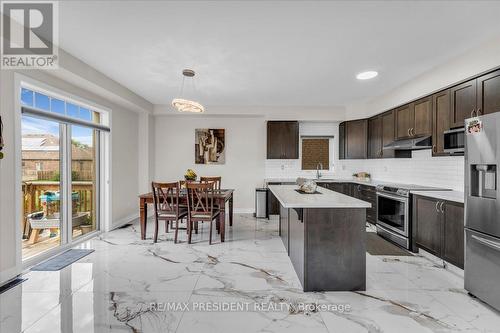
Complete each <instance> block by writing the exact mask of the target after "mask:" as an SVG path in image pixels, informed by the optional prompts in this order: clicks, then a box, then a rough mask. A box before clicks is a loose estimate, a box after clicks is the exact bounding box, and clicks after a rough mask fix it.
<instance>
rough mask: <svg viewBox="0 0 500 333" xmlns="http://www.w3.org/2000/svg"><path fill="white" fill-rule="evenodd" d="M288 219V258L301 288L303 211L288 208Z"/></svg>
mask: <svg viewBox="0 0 500 333" xmlns="http://www.w3.org/2000/svg"><path fill="white" fill-rule="evenodd" d="M288 217H289V226H290V234H289V237H290V239H289V246H290V247H289V252H288V253H289V256H290V261H291V262H292V264H293V267H294V268H295V272H296V273H297V277H298V278H299V280H300V283H301V284H302V286H304V285H305V283H304V282H305V280H304V253H305V252H304V251H305V246H304V240H305V238H304V236H305V235H304V233H305V229H304V224H305V223H304V209H302V208H289V209H288Z"/></svg>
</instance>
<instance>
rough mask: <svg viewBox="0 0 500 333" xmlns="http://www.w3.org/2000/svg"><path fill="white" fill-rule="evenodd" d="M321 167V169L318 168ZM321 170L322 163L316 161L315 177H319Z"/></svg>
mask: <svg viewBox="0 0 500 333" xmlns="http://www.w3.org/2000/svg"><path fill="white" fill-rule="evenodd" d="M320 167H321V169H320ZM320 170H321V171H323V164H321V163H318V164H316V179H320V178H321V171H320Z"/></svg>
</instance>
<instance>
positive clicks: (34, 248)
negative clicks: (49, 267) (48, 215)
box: [22, 228, 82, 260]
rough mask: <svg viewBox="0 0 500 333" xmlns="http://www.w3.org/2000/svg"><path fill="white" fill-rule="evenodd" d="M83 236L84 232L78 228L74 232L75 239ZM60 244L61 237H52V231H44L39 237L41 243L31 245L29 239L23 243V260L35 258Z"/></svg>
mask: <svg viewBox="0 0 500 333" xmlns="http://www.w3.org/2000/svg"><path fill="white" fill-rule="evenodd" d="M81 235H82V231H81V230H80V229H78V228H76V229H74V230H73V238H76V237H79V236H81ZM59 244H60V237H59V235H57V236H55V237H50V231H49V230H44V232H43V233H41V235H40V237H39V241H38V242H36V243H35V244H29V241H28V240H27V239H23V241H22V258H23V260H25V259H28V258H31V257H34V256H36V255H38V254H40V253H42V252H45V251H47V250H50V249H53V248H56V247H58V246H59Z"/></svg>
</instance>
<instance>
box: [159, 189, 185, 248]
mask: <svg viewBox="0 0 500 333" xmlns="http://www.w3.org/2000/svg"><path fill="white" fill-rule="evenodd" d="M152 188H153V200H154V209H155V234H154V242H155V243H156V242H157V241H158V221H159V220H163V221H165V232H168V225H169V223H170V222H172V228H173V227H174V226H173V222H174V221H175V236H174V243H177V234H178V231H179V221H180V220H182V219H183V218H185V217H187V215H188V210H187V207H183V206H181V205H179V193H180V184H179V182H175V183H155V182H153V183H152Z"/></svg>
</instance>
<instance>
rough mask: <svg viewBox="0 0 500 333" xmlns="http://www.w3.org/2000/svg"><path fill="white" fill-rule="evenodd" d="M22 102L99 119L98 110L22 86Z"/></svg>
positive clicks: (36, 106) (74, 115)
mask: <svg viewBox="0 0 500 333" xmlns="http://www.w3.org/2000/svg"><path fill="white" fill-rule="evenodd" d="M21 104H22V105H23V106H30V107H35V108H36V109H39V110H44V111H50V112H54V113H58V114H61V115H66V116H68V117H72V118H77V119H80V120H85V121H89V122H92V121H93V122H98V120H99V115H98V113H97V112H96V111H93V110H89V109H88V108H85V107H82V106H78V105H75V104H73V103H70V102H66V101H64V100H61V99H58V98H55V97H51V96H48V95H46V94H43V93H40V92H37V91H33V90H30V89H27V88H21Z"/></svg>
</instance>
